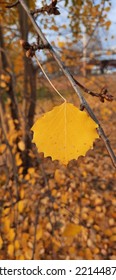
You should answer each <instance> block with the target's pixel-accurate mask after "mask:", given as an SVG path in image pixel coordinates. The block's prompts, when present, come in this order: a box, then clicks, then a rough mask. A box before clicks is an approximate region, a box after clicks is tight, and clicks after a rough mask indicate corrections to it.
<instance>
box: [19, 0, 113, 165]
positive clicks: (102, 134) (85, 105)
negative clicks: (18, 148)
mask: <svg viewBox="0 0 116 280" xmlns="http://www.w3.org/2000/svg"><path fill="white" fill-rule="evenodd" d="M19 2H20V4H21V5H22V7H23V9H24V10H25V12H26V13H27V15H28V18H29V19H30V21H31V23H32V25H33V27H34V28H35V31H36V32H37V34H38V36H39V37H40V38H41V41H42V42H43V44H44V45H45V46H46V47H47V48H48V46H49V52H50V53H51V55H52V56H53V57H54V59H55V60H56V62H57V63H58V65H59V67H60V68H61V70H62V71H63V73H64V75H65V76H66V77H67V79H68V80H69V82H70V84H71V85H72V87H73V89H74V91H75V92H76V94H77V95H78V98H79V100H80V109H81V110H84V109H86V111H87V112H88V114H89V115H90V117H91V118H92V119H93V120H94V121H95V122H96V123H97V124H98V134H99V136H100V137H101V138H102V140H103V142H104V144H105V146H106V149H107V151H108V153H109V155H110V158H111V160H112V163H113V165H114V166H115V168H116V156H115V154H114V152H113V150H112V148H111V146H110V142H109V140H108V139H107V137H106V135H105V132H104V130H103V128H102V127H101V125H100V123H99V121H98V119H97V117H96V116H95V114H94V112H93V111H92V109H91V107H90V106H89V104H88V103H87V101H86V99H85V98H84V97H83V95H82V92H81V90H80V87H79V85H78V84H77V82H76V81H75V79H74V78H73V76H72V75H71V74H70V72H69V71H68V69H67V67H66V66H65V65H64V64H63V63H62V61H61V60H60V57H59V55H58V54H57V53H56V52H55V50H54V49H53V47H52V46H51V45H50V43H49V42H48V40H47V39H46V37H45V36H44V34H43V32H42V31H41V29H40V27H39V26H38V24H37V23H36V22H35V20H34V18H33V16H32V14H31V12H30V10H29V9H28V7H27V5H26V4H25V2H24V0H19Z"/></svg>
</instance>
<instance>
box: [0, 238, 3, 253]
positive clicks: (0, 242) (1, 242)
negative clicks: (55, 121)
mask: <svg viewBox="0 0 116 280" xmlns="http://www.w3.org/2000/svg"><path fill="white" fill-rule="evenodd" d="M2 245H3V240H2V237H1V236H0V250H1V249H2Z"/></svg>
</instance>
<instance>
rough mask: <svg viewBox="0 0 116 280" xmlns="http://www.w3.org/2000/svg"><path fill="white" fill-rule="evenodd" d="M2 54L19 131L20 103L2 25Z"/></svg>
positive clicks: (12, 111)
mask: <svg viewBox="0 0 116 280" xmlns="http://www.w3.org/2000/svg"><path fill="white" fill-rule="evenodd" d="M0 52H1V66H2V69H3V72H4V73H5V74H6V75H8V76H9V82H8V90H7V94H8V96H9V98H10V100H11V102H10V109H11V116H12V119H13V121H14V125H15V128H16V129H19V114H18V111H19V109H18V102H17V99H16V92H15V87H14V82H15V77H14V74H13V72H12V69H11V67H10V65H9V61H8V59H7V55H6V50H5V43H4V37H3V28H2V26H1V25H0ZM9 69H10V70H9Z"/></svg>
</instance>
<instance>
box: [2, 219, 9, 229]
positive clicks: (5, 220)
mask: <svg viewBox="0 0 116 280" xmlns="http://www.w3.org/2000/svg"><path fill="white" fill-rule="evenodd" d="M3 228H4V231H5V232H9V229H10V220H9V218H8V217H5V218H4V222H3Z"/></svg>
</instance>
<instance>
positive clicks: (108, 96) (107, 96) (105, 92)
mask: <svg viewBox="0 0 116 280" xmlns="http://www.w3.org/2000/svg"><path fill="white" fill-rule="evenodd" d="M73 79H74V80H75V82H76V83H77V85H78V86H79V87H80V88H82V90H84V91H85V92H86V93H88V94H90V95H92V96H96V97H98V98H99V99H100V101H101V102H104V100H107V101H113V95H111V94H109V92H108V90H107V88H105V87H103V88H102V89H101V92H100V93H97V92H94V91H91V90H89V89H88V88H86V87H85V86H83V85H82V84H81V83H79V82H78V81H77V80H76V79H75V78H74V77H73Z"/></svg>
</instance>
